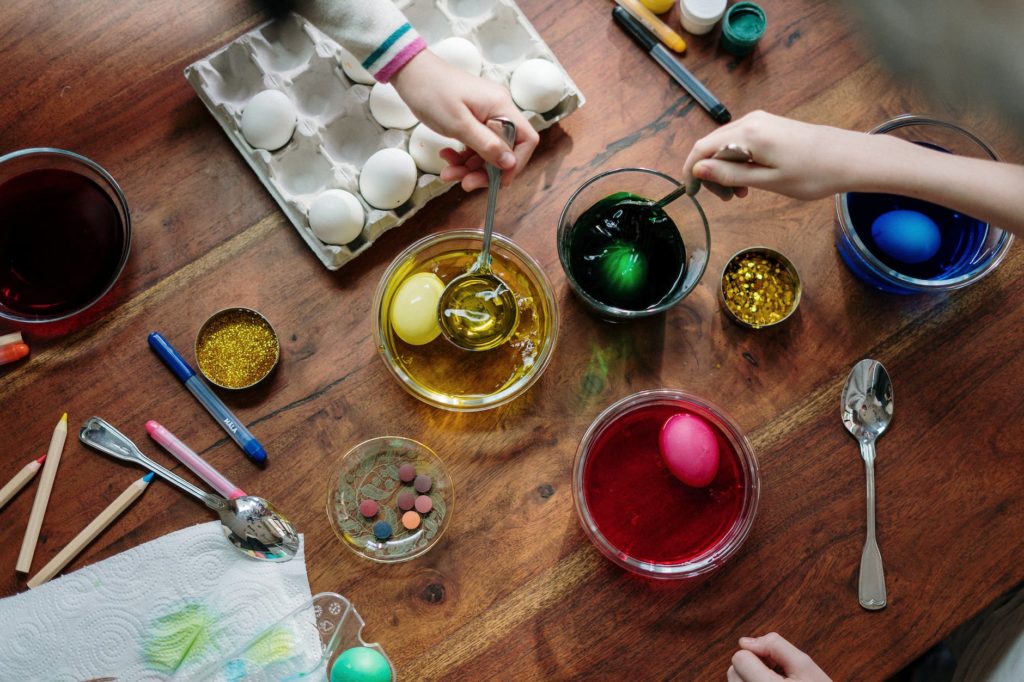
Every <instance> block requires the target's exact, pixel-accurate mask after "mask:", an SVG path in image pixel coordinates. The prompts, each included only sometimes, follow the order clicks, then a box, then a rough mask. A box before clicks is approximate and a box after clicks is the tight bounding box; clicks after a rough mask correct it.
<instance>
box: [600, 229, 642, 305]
mask: <svg viewBox="0 0 1024 682" xmlns="http://www.w3.org/2000/svg"><path fill="white" fill-rule="evenodd" d="M601 270H602V272H603V274H604V276H605V279H606V281H607V286H608V287H609V288H610V289H613V290H614V291H615V293H616V294H617V295H618V296H619V297H623V298H629V297H632V296H634V295H635V294H636V292H638V291H639V290H640V288H641V287H643V285H644V280H646V279H647V258H646V257H645V256H644V254H642V253H640V251H639V250H637V248H636V247H635V246H633V245H632V244H625V243H623V242H616V243H615V244H612V245H611V246H609V247H608V249H607V250H606V251H605V256H604V259H603V260H602V261H601Z"/></svg>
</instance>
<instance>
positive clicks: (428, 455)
mask: <svg viewBox="0 0 1024 682" xmlns="http://www.w3.org/2000/svg"><path fill="white" fill-rule="evenodd" d="M403 464H412V465H413V466H414V467H415V469H416V474H417V475H426V476H429V477H430V478H431V481H432V485H431V488H430V490H429V491H428V492H427V493H425V494H426V495H428V496H429V497H430V500H431V502H432V504H433V506H432V508H431V509H430V511H429V512H427V513H424V514H422V515H421V516H420V524H419V526H418V527H416V528H415V529H412V530H407V529H406V528H405V527H404V526H403V525H402V520H401V518H402V517H401V514H402V513H403V511H402V510H399V508H398V497H399V495H400V494H401V493H403V492H407V493H412V494H413V495H419V494H420V493H419V492H417V491H416V489H415V488H414V487H413V485H412V484H407V483H403V482H402V481H401V480H399V471H398V470H399V467H400V466H402V465H403ZM367 499H369V500H373V501H374V502H375V503H376V504H377V512H376V514H375V515H374V516H373V517H371V518H366V517H364V516H363V515H362V514H361V513H360V509H359V507H360V503H361V502H362V501H363V500H367ZM454 507H455V486H454V485H453V483H452V479H451V476H449V475H448V470H447V469H446V468H445V465H444V462H442V461H441V458H440V457H438V456H437V454H436V453H435V452H434V451H433V450H431V449H430V448H428V447H427V446H426V445H423V444H422V443H418V442H416V441H414V440H410V439H408V438H401V437H399V436H381V437H379V438H371V439H370V440H367V441H363V442H362V443H360V444H359V445H357V446H355V447H354V448H352V449H351V450H349V451H348V452H347V453H346V454H345V456H344V457H342V459H341V463H340V464H339V465H338V470H337V471H336V472H335V473H334V475H333V476H331V481H330V487H329V488H328V490H327V518H328V519H330V522H331V528H333V529H334V533H335V534H336V535H337V536H338V539H339V540H341V541H342V543H343V544H344V545H345V546H346V547H348V548H349V549H351V550H352V551H353V552H355V553H356V554H358V555H359V556H361V557H365V558H367V559H370V560H372V561H379V562H381V563H397V562H400V561H408V560H410V559H415V558H416V557H418V556H420V555H422V554H425V553H426V552H427V551H429V550H430V548H431V547H433V546H434V545H435V544H437V541H438V540H440V539H441V536H442V535H444V532H445V530H447V528H448V522H449V521H450V520H451V516H452V511H453V509H454ZM380 521H386V522H387V523H389V524H390V525H391V528H392V530H393V534H392V535H391V537H390V538H388V539H386V540H378V539H377V537H376V536H375V535H374V530H373V527H374V524H376V523H378V522H380Z"/></svg>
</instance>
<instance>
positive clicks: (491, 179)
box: [476, 117, 516, 270]
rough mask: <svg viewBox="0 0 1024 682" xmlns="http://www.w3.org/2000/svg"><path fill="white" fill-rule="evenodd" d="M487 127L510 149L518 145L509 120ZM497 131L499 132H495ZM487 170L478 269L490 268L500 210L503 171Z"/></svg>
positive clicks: (492, 121)
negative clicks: (492, 244)
mask: <svg viewBox="0 0 1024 682" xmlns="http://www.w3.org/2000/svg"><path fill="white" fill-rule="evenodd" d="M487 126H488V127H489V128H491V130H494V131H495V132H496V133H497V134H498V137H500V138H501V139H502V141H503V142H505V144H507V145H508V146H509V149H511V148H513V147H514V146H515V143H516V125H515V124H514V123H512V121H510V120H508V119H507V118H500V117H497V118H492V119H490V120H489V121H487ZM495 129H497V130H495ZM486 170H487V213H486V214H485V216H484V244H483V247H482V248H481V249H480V258H479V260H478V261H477V267H476V269H478V270H480V269H484V268H488V267H490V264H491V262H490V260H491V234H492V233H493V232H494V212H495V210H496V209H497V208H498V189H499V188H500V187H501V169H500V168H498V167H497V166H495V165H494V164H492V163H488V164H486Z"/></svg>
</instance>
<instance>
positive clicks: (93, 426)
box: [78, 417, 225, 511]
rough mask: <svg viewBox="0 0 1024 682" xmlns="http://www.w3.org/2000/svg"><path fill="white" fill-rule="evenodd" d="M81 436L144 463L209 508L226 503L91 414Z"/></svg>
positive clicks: (106, 450) (118, 455)
mask: <svg viewBox="0 0 1024 682" xmlns="http://www.w3.org/2000/svg"><path fill="white" fill-rule="evenodd" d="M78 439H79V440H80V441H82V442H83V443H85V444H86V445H88V446H89V447H91V448H94V449H96V450H99V451H100V452H102V453H104V454H107V455H110V456H111V457H114V458H116V459H120V460H122V461H124V462H131V463H133V464H141V465H143V466H144V467H146V468H147V469H149V470H150V471H152V472H153V473H155V474H156V475H158V476H160V477H161V478H163V479H164V480H166V481H167V482H169V483H172V484H174V485H176V486H178V487H179V488H181V489H182V490H184V491H185V492H187V493H189V494H190V495H193V496H195V497H197V498H199V499H200V500H202V502H203V503H204V504H205V505H206V506H207V507H209V508H210V509H214V510H218V511H219V510H221V509H223V508H224V506H225V505H224V502H223V500H221V498H218V497H214V496H213V495H209V494H207V493H204V492H203V491H202V490H200V489H199V488H197V487H196V486H194V485H192V484H191V483H189V482H188V481H186V480H185V479H183V478H181V477H180V476H178V475H177V474H175V473H172V472H170V471H168V470H167V469H165V468H164V467H162V466H160V465H159V464H157V463H156V462H154V461H153V460H151V459H150V458H149V457H146V456H145V455H144V454H142V451H141V450H139V448H138V447H136V445H135V443H133V442H132V441H131V439H129V438H128V437H127V436H125V435H124V434H123V433H121V432H120V431H118V430H117V429H115V428H114V427H113V426H111V425H110V423H108V422H107V421H105V420H104V419H101V418H100V417H89V418H88V419H86V420H85V423H84V424H82V430H81V431H79V432H78Z"/></svg>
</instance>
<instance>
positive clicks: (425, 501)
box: [416, 495, 434, 514]
mask: <svg viewBox="0 0 1024 682" xmlns="http://www.w3.org/2000/svg"><path fill="white" fill-rule="evenodd" d="M433 508H434V501H433V500H432V499H430V497H428V496H427V495H420V496H419V497H417V498H416V511H418V512H419V513H420V514H429V513H430V510H431V509H433Z"/></svg>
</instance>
